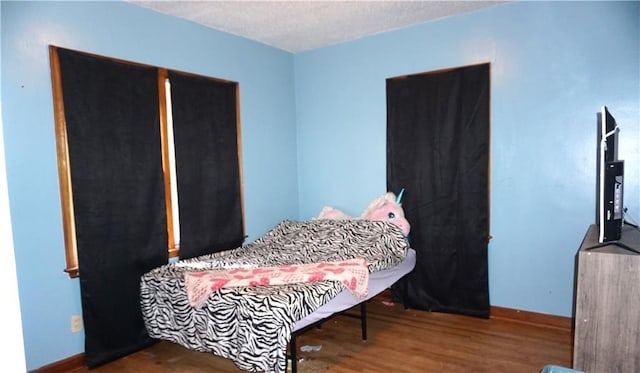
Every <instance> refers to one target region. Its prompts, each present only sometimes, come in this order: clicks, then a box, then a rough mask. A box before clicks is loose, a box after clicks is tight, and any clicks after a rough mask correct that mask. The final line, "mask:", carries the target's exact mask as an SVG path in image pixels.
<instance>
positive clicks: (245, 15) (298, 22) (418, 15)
mask: <svg viewBox="0 0 640 373" xmlns="http://www.w3.org/2000/svg"><path fill="white" fill-rule="evenodd" d="M129 2H130V3H133V4H136V5H139V6H142V7H145V8H149V9H153V10H155V11H158V12H160V13H164V14H168V15H172V16H176V17H180V18H184V19H187V20H191V21H193V22H196V23H199V24H202V25H204V26H207V27H210V28H213V29H216V30H220V31H224V32H227V33H230V34H234V35H238V36H242V37H245V38H248V39H251V40H255V41H258V42H260V43H264V44H267V45H270V46H272V47H276V48H279V49H283V50H285V51H289V52H292V53H296V52H303V51H307V50H311V49H316V48H321V47H325V46H329V45H333V44H337V43H341V42H344V41H349V40H354V39H358V38H361V37H364V36H368V35H373V34H378V33H381V32H385V31H390V30H394V29H398V28H402V27H406V26H410V25H414V24H418V23H422V22H427V21H430V20H434V19H438V18H443V17H447V16H451V15H455V14H460V13H464V12H470V11H474V10H478V9H482V8H486V7H489V6H493V5H497V4H500V3H504V2H505V1H416V0H413V1H356V0H351V1H336V0H334V1H300V0H299V1H267V0H263V1H243V0H238V1H215V0H205V1H202V0H201V1H176V0H173V1H172V0H155V1H131V0H130V1H129Z"/></svg>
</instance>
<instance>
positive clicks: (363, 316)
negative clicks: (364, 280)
mask: <svg viewBox="0 0 640 373" xmlns="http://www.w3.org/2000/svg"><path fill="white" fill-rule="evenodd" d="M360 322H361V323H362V340H363V341H366V340H367V302H362V303H360Z"/></svg>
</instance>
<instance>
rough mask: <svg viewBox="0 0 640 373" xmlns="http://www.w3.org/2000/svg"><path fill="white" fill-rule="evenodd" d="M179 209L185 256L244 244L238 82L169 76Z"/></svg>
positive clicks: (181, 245) (177, 75)
mask: <svg viewBox="0 0 640 373" xmlns="http://www.w3.org/2000/svg"><path fill="white" fill-rule="evenodd" d="M169 80H170V81H171V97H172V110H173V130H174V141H175V155H176V174H177V179H178V204H179V210H180V214H179V216H180V258H181V259H186V258H192V257H196V256H199V255H203V254H208V253H212V252H217V251H222V250H227V249H231V248H236V247H239V246H241V245H242V241H243V240H244V238H243V236H244V228H243V222H242V205H241V199H240V168H239V167H240V165H239V162H238V129H237V128H238V127H237V114H236V83H231V82H224V81H216V80H213V79H205V78H201V77H197V76H191V75H185V74H180V73H175V72H170V73H169Z"/></svg>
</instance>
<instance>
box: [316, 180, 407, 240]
mask: <svg viewBox="0 0 640 373" xmlns="http://www.w3.org/2000/svg"><path fill="white" fill-rule="evenodd" d="M403 191H404V190H403ZM401 198H402V192H400V196H399V197H398V198H396V195H395V194H393V193H391V192H387V193H385V194H383V195H382V196H380V197H378V198H376V199H374V200H373V201H372V202H371V203H370V204H369V206H368V207H367V209H366V210H364V212H363V213H362V215H361V216H360V217H359V218H354V217H351V216H349V215H347V214H345V213H344V212H342V211H340V210H338V209H335V208H333V207H330V206H325V207H324V208H323V209H322V211H320V215H318V217H317V219H334V220H343V219H367V220H384V221H388V222H389V223H392V224H395V225H396V226H398V227H399V228H400V229H401V230H402V233H404V235H405V236H407V235H409V231H410V230H411V225H410V224H409V222H408V221H407V219H406V218H405V217H404V210H402V205H401V204H400V199H401Z"/></svg>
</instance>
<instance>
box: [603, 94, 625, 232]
mask: <svg viewBox="0 0 640 373" xmlns="http://www.w3.org/2000/svg"><path fill="white" fill-rule="evenodd" d="M597 117H598V118H597V119H598V121H597V122H598V135H597V138H598V156H597V173H596V176H597V182H596V184H597V193H596V195H597V197H596V224H597V225H598V227H599V235H598V241H599V242H600V243H603V242H610V241H617V240H619V239H620V235H621V231H622V223H623V220H624V216H623V215H624V211H623V204H622V203H623V193H622V192H623V184H624V183H623V181H624V161H622V160H619V159H618V134H619V132H620V129H619V128H618V124H617V123H616V120H615V118H614V117H613V115H611V113H610V112H609V110H608V109H607V107H606V106H603V107H602V109H601V110H600V112H599V113H598V115H597Z"/></svg>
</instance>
